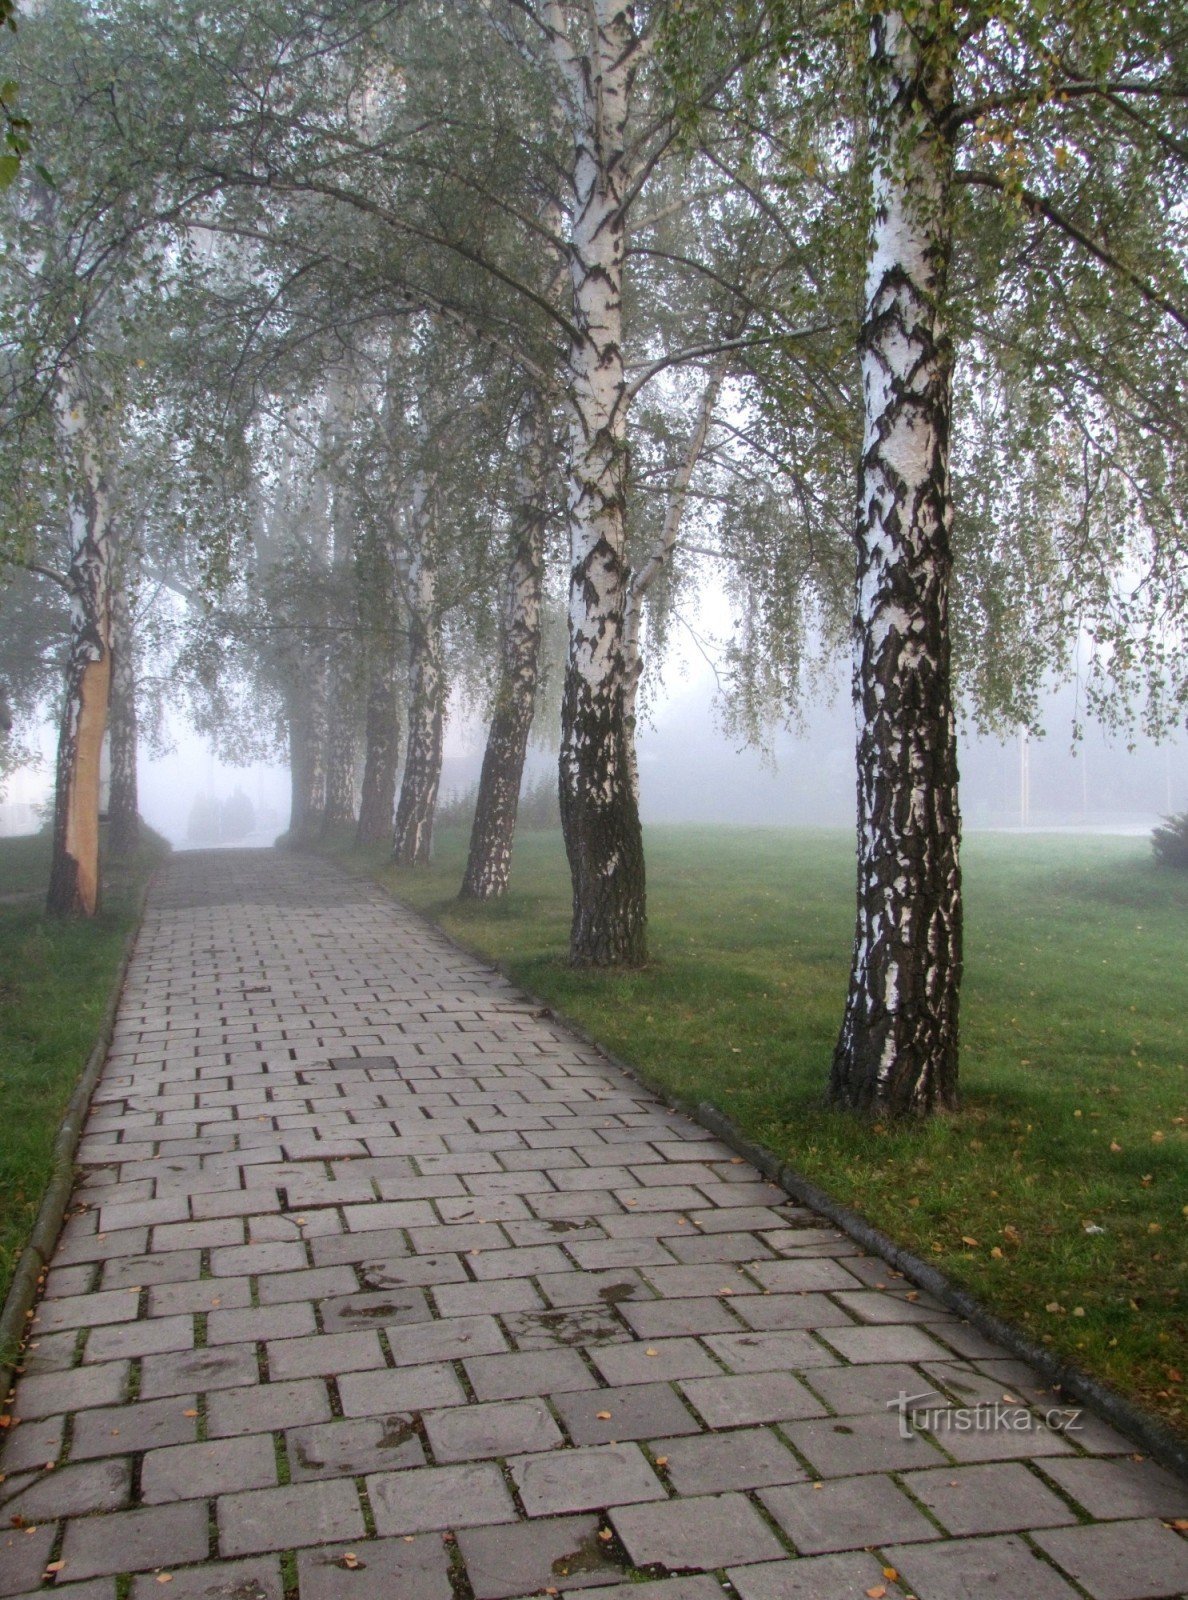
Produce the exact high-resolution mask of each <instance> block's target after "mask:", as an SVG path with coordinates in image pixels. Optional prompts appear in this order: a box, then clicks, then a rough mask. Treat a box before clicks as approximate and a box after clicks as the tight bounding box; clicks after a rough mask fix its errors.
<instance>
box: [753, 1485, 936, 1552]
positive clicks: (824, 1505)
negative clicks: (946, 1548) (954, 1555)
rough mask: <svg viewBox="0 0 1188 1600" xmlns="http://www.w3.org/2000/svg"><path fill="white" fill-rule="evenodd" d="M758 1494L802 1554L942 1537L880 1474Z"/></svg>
mask: <svg viewBox="0 0 1188 1600" xmlns="http://www.w3.org/2000/svg"><path fill="white" fill-rule="evenodd" d="M759 1499H760V1500H761V1501H762V1502H763V1504H764V1505H765V1506H766V1507H767V1509H768V1511H770V1512H771V1514H772V1516H773V1517H774V1518H775V1519H776V1521H777V1522H778V1523H779V1525H780V1527H781V1528H783V1530H784V1532H785V1533H786V1534H787V1535H788V1537H789V1538H790V1539H791V1540H792V1543H793V1544H794V1545H795V1547H796V1550H797V1553H798V1554H800V1555H809V1556H818V1555H829V1554H832V1553H833V1552H834V1551H839V1550H859V1549H863V1548H867V1547H869V1546H870V1545H881V1544H887V1543H889V1542H890V1541H891V1540H895V1541H896V1542H897V1543H905V1542H913V1541H915V1540H917V1539H939V1538H940V1537H941V1534H940V1531H939V1530H938V1529H937V1528H936V1527H934V1526H933V1524H932V1523H931V1522H929V1520H928V1518H927V1517H926V1516H924V1515H923V1514H922V1513H921V1512H920V1511H918V1510H917V1509H916V1507H915V1506H914V1505H913V1504H912V1502H911V1501H910V1500H909V1499H908V1497H907V1496H906V1495H905V1494H904V1493H903V1491H902V1489H899V1488H897V1487H896V1486H895V1484H894V1483H893V1482H892V1481H891V1479H890V1478H886V1477H882V1476H878V1475H873V1474H872V1475H869V1476H865V1477H861V1478H831V1479H829V1480H828V1481H826V1482H817V1483H798V1484H793V1485H792V1486H791V1487H788V1488H772V1489H761V1490H760V1491H759Z"/></svg>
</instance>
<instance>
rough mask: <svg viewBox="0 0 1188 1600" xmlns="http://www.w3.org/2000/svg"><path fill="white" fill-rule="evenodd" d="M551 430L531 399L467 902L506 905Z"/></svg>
mask: <svg viewBox="0 0 1188 1600" xmlns="http://www.w3.org/2000/svg"><path fill="white" fill-rule="evenodd" d="M547 431H548V428H547V415H546V412H545V408H544V405H543V403H542V400H541V397H540V396H539V395H538V394H533V395H531V396H530V397H529V399H528V401H527V403H526V405H525V408H524V413H523V415H522V417H521V420H520V440H519V451H520V462H521V466H520V493H519V497H518V498H519V506H518V508H517V517H516V525H517V537H516V542H515V548H514V550H513V552H512V559H511V562H510V563H509V565H508V569H507V589H506V596H505V601H504V616H503V630H502V637H501V640H500V671H499V686H498V688H497V690H496V694H495V708H494V711H493V713H492V716H491V726H490V729H489V731H488V734H487V748H486V751H485V753H484V755H483V771H482V776H481V778H480V779H479V791H478V803H477V805H476V806H475V812H474V823H473V826H472V827H471V830H470V853H469V856H468V857H467V861H466V871H465V874H464V875H463V878H462V889H461V893H460V898H461V899H463V900H499V899H502V897H503V896H504V895H505V894H506V893H507V885H508V879H509V877H510V875H511V856H512V845H513V843H514V841H515V835H516V812H517V809H518V807H519V803H520V783H521V781H522V779H523V776H524V754H525V752H526V750H527V748H528V735H529V733H530V731H531V729H532V718H533V715H534V714H535V711H536V684H537V678H538V675H539V669H540V636H541V631H540V606H541V594H542V591H543V588H544V538H545V527H546V525H547V521H548V440H547Z"/></svg>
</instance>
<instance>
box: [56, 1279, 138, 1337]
mask: <svg viewBox="0 0 1188 1600" xmlns="http://www.w3.org/2000/svg"><path fill="white" fill-rule="evenodd" d="M137 1314H138V1308H137V1297H136V1295H135V1294H134V1293H129V1292H128V1290H127V1289H111V1290H108V1291H106V1292H101V1293H99V1294H81V1295H68V1296H63V1297H62V1298H60V1299H56V1300H43V1301H42V1302H41V1304H40V1305H39V1306H38V1308H37V1314H36V1316H35V1317H34V1318H33V1324H32V1325H33V1329H34V1332H35V1335H39V1334H43V1333H54V1332H56V1331H57V1330H58V1329H59V1328H93V1327H97V1326H98V1325H99V1324H100V1323H104V1322H132V1321H134V1320H135V1318H136V1316H137Z"/></svg>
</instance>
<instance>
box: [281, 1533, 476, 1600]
mask: <svg viewBox="0 0 1188 1600" xmlns="http://www.w3.org/2000/svg"><path fill="white" fill-rule="evenodd" d="M346 1554H347V1552H346V1551H345V1550H338V1549H336V1548H335V1547H333V1546H331V1547H330V1548H329V1549H326V1550H303V1551H302V1552H301V1553H300V1555H298V1557H297V1578H298V1582H299V1583H300V1586H301V1600H452V1595H453V1592H454V1591H453V1587H452V1585H451V1583H450V1556H449V1551H448V1550H447V1549H446V1548H445V1547H444V1546H443V1545H442V1542H441V1540H440V1539H434V1538H431V1537H425V1538H420V1539H411V1540H407V1541H406V1540H404V1539H368V1540H367V1541H366V1542H365V1543H360V1544H359V1545H358V1547H357V1548H356V1547H354V1546H352V1547H351V1551H350V1554H351V1555H352V1556H353V1557H354V1560H353V1561H345V1560H344V1559H343V1557H344V1555H346Z"/></svg>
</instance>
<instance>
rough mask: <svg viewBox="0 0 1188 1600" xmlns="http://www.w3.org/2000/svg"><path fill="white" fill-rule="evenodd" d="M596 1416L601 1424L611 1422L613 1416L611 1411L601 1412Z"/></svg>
mask: <svg viewBox="0 0 1188 1600" xmlns="http://www.w3.org/2000/svg"><path fill="white" fill-rule="evenodd" d="M595 1414H596V1416H597V1417H598V1420H599V1422H609V1421H610V1419H611V1414H610V1412H609V1411H599V1412H596V1413H595Z"/></svg>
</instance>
